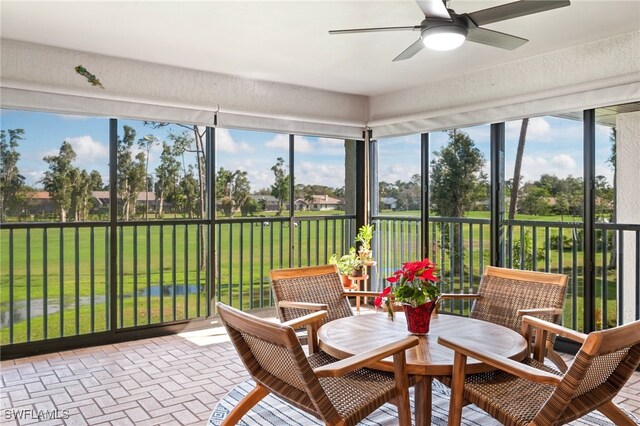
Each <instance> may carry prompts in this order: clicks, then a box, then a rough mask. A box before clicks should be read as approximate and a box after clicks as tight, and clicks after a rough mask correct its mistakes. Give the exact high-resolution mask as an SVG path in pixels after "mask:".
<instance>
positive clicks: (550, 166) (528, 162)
mask: <svg viewBox="0 0 640 426" xmlns="http://www.w3.org/2000/svg"><path fill="white" fill-rule="evenodd" d="M507 167H508V168H507V170H509V169H510V170H511V171H512V172H511V173H513V164H510V165H509V166H507ZM520 174H521V175H522V176H524V180H525V181H534V180H537V179H539V178H540V176H541V175H543V174H550V175H556V176H558V177H560V178H566V177H567V176H569V175H572V176H574V177H575V176H582V170H581V167H579V166H578V163H577V162H576V160H575V159H574V158H573V157H570V156H569V155H567V154H559V155H554V156H550V157H549V156H530V155H525V156H524V157H522V170H521V173H520ZM510 177H511V176H508V177H507V178H510Z"/></svg>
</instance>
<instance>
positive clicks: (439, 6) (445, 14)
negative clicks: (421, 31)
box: [416, 0, 451, 20]
mask: <svg viewBox="0 0 640 426" xmlns="http://www.w3.org/2000/svg"><path fill="white" fill-rule="evenodd" d="M416 3H418V6H420V9H422V13H424V16H425V18H440V19H448V20H451V16H450V15H449V11H448V10H447V6H445V4H444V2H443V1H442V0H416Z"/></svg>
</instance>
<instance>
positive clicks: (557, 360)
mask: <svg viewBox="0 0 640 426" xmlns="http://www.w3.org/2000/svg"><path fill="white" fill-rule="evenodd" d="M547 358H549V360H550V361H551V362H553V363H554V364H555V366H556V367H558V370H560V372H561V373H566V372H567V369H568V368H569V367H567V363H566V362H564V359H562V357H561V356H560V355H559V354H558V353H557V352H556V351H554V350H553V345H551V342H547Z"/></svg>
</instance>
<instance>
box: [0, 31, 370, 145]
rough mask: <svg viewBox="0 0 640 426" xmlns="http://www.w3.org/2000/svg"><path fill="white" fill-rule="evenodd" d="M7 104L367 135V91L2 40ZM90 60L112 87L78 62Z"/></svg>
mask: <svg viewBox="0 0 640 426" xmlns="http://www.w3.org/2000/svg"><path fill="white" fill-rule="evenodd" d="M0 54H1V56H0V59H1V61H0V67H1V68H0V77H1V80H0V83H1V86H2V106H3V107H10V108H11V107H13V108H30V109H39V110H42V109H45V110H46V109H48V110H54V111H57V112H69V113H88V114H98V115H107V116H115V117H125V118H138V119H140V118H147V119H158V120H166V119H171V118H172V119H173V120H181V121H186V122H189V123H196V124H212V121H213V112H215V111H216V110H217V109H218V107H219V108H220V110H221V113H220V122H219V124H220V125H222V126H227V127H241V128H246V127H250V128H260V129H265V130H283V131H288V130H291V131H293V130H295V131H297V132H301V133H303V134H304V133H318V134H321V135H322V134H327V135H333V134H335V133H346V135H347V136H351V137H360V138H361V137H362V127H363V125H364V123H365V121H366V117H367V98H366V97H364V96H357V95H350V94H343V93H336V92H329V91H326V90H318V89H312V88H308V87H301V86H294V85H289V84H282V83H272V82H266V81H258V80H247V79H242V78H238V77H234V76H230V75H223V74H215V73H209V72H202V71H195V70H188V69H184V68H177V67H171V66H166V65H159V64H151V63H146V62H141V61H134V60H129V59H122V58H114V57H108V56H102V55H95V54H91V53H84V52H77V51H72V50H67V49H60V48H55V47H49V46H43V45H38V44H31V43H25V42H18V41H14V40H2V50H1V53H0ZM77 65H83V66H84V67H86V68H87V69H88V70H89V71H90V72H92V73H93V74H95V75H97V76H98V77H99V79H100V81H101V82H102V84H103V85H104V87H105V88H104V89H100V88H98V87H92V86H90V85H89V84H87V81H86V80H85V79H84V78H83V77H82V76H80V75H78V74H76V72H75V70H74V68H75V67H76V66H77Z"/></svg>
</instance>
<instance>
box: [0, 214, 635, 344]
mask: <svg viewBox="0 0 640 426" xmlns="http://www.w3.org/2000/svg"><path fill="white" fill-rule="evenodd" d="M209 223H210V222H208V221H206V220H174V221H162V222H160V221H153V222H120V223H118V226H117V227H116V232H117V244H116V247H110V227H109V224H108V223H105V222H84V223H8V224H3V225H2V229H1V230H0V287H1V288H2V292H1V294H0V297H1V298H0V325H1V328H2V329H1V332H0V333H1V334H0V338H1V342H2V344H3V345H7V344H14V343H22V342H32V341H39V340H47V339H54V338H59V337H67V336H76V335H82V334H88V333H94V332H100V331H105V330H109V328H110V311H111V309H110V307H111V302H112V301H111V287H110V285H111V284H110V283H112V282H115V285H116V292H115V294H116V300H115V303H116V305H117V309H116V312H117V314H116V315H117V322H116V324H117V328H118V329H121V328H131V327H134V328H135V327H139V326H149V325H157V324H167V323H172V322H176V321H184V320H189V319H193V318H203V317H207V316H210V315H212V314H214V313H215V312H211V306H212V303H211V301H212V298H213V297H214V294H215V300H222V301H225V302H226V303H229V304H231V305H233V306H236V307H238V308H240V309H243V310H251V309H256V308H263V307H269V306H271V305H272V298H271V289H270V284H269V271H270V270H271V269H278V268H288V267H299V266H309V265H317V264H325V263H327V262H328V260H329V257H330V256H331V255H332V254H333V253H337V254H342V253H345V252H346V251H347V250H348V248H349V246H351V245H352V244H353V240H354V236H355V231H356V229H355V218H354V217H353V216H320V217H294V218H277V217H275V218H273V217H272V218H242V219H228V220H217V221H216V222H215V224H214V235H215V240H214V244H212V245H211V244H209V242H208V235H209V231H210V229H209V226H210V225H209ZM373 223H374V225H375V229H376V232H375V234H374V241H373V251H374V255H375V256H376V261H377V266H376V267H374V268H373V270H372V287H373V289H378V290H381V289H382V287H383V286H384V285H385V283H384V278H385V277H386V276H389V275H390V274H391V273H392V272H393V271H394V270H396V269H398V268H399V266H400V265H401V264H402V263H403V262H406V261H410V260H415V259H417V258H419V256H420V249H421V245H422V240H421V238H422V237H421V235H422V229H421V222H420V218H418V217H397V216H392V217H377V218H375V219H374V220H373ZM489 225H490V224H489V220H488V219H467V218H437V217H432V218H430V221H429V229H428V232H429V235H428V242H427V248H428V257H429V258H431V259H432V260H433V261H435V262H436V263H437V264H438V265H439V268H440V276H441V278H442V282H441V286H442V291H443V292H473V291H474V290H475V289H477V286H478V284H479V282H480V277H481V275H482V271H483V270H484V267H485V266H486V265H488V264H489V249H490V247H489V246H490V241H489V235H490V232H489ZM205 236H206V237H205ZM505 237H506V238H505V247H504V259H505V266H507V267H513V268H518V269H531V270H538V271H548V272H559V273H564V274H567V275H569V277H570V284H569V291H568V294H567V302H566V304H565V315H564V322H565V324H566V325H568V326H570V327H572V328H575V329H581V328H582V322H583V312H582V311H583V304H582V303H583V302H582V297H583V293H584V279H583V274H584V266H583V248H582V247H583V238H582V225H581V224H580V223H568V222H537V221H518V220H516V221H508V222H506V223H505ZM629 242H631V244H629ZM203 243H204V249H205V250H204V257H202V256H201V252H202V248H203ZM639 245H640V225H622V224H606V223H598V224H596V256H595V258H594V259H593V263H594V274H595V276H596V307H595V309H596V312H595V316H596V320H597V322H596V324H597V327H599V328H600V327H602V328H606V327H611V326H615V325H616V324H618V323H622V322H623V314H624V312H623V309H621V307H622V306H623V305H624V304H625V303H626V304H627V305H629V300H626V302H625V291H624V290H625V288H629V285H631V288H633V289H634V290H635V299H636V300H635V305H634V306H635V313H634V314H635V318H638V317H639V316H640V312H639V308H638V305H640V303H639V301H638V298H639V297H640V296H639V294H640V291H638V290H639V288H640V283H638V280H639V278H638V277H640V255H639V253H640V249H639V248H638V246H639ZM211 247H213V250H211V249H210V248H211ZM629 253H632V254H631V258H629ZM111 255H115V256H116V262H115V264H116V265H117V267H116V271H115V274H116V276H115V277H112V276H111V275H110V274H111V271H110V268H109V265H110V256H111ZM629 259H631V261H629ZM203 260H204V262H203ZM209 265H214V268H215V269H214V271H215V273H214V274H210V272H211V271H207V268H208V267H210V266H209ZM625 271H627V272H629V271H631V272H634V271H635V278H632V279H635V281H636V282H635V284H634V283H628V282H627V283H625V281H624V280H625ZM210 275H212V278H213V282H210V278H209V277H210ZM632 275H633V274H632ZM628 297H633V296H632V295H631V296H628ZM628 297H627V299H628ZM443 308H444V310H446V311H450V312H454V313H458V314H466V313H468V311H469V309H470V305H469V301H462V302H451V303H448V304H446V305H445V306H444V307H443Z"/></svg>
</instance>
